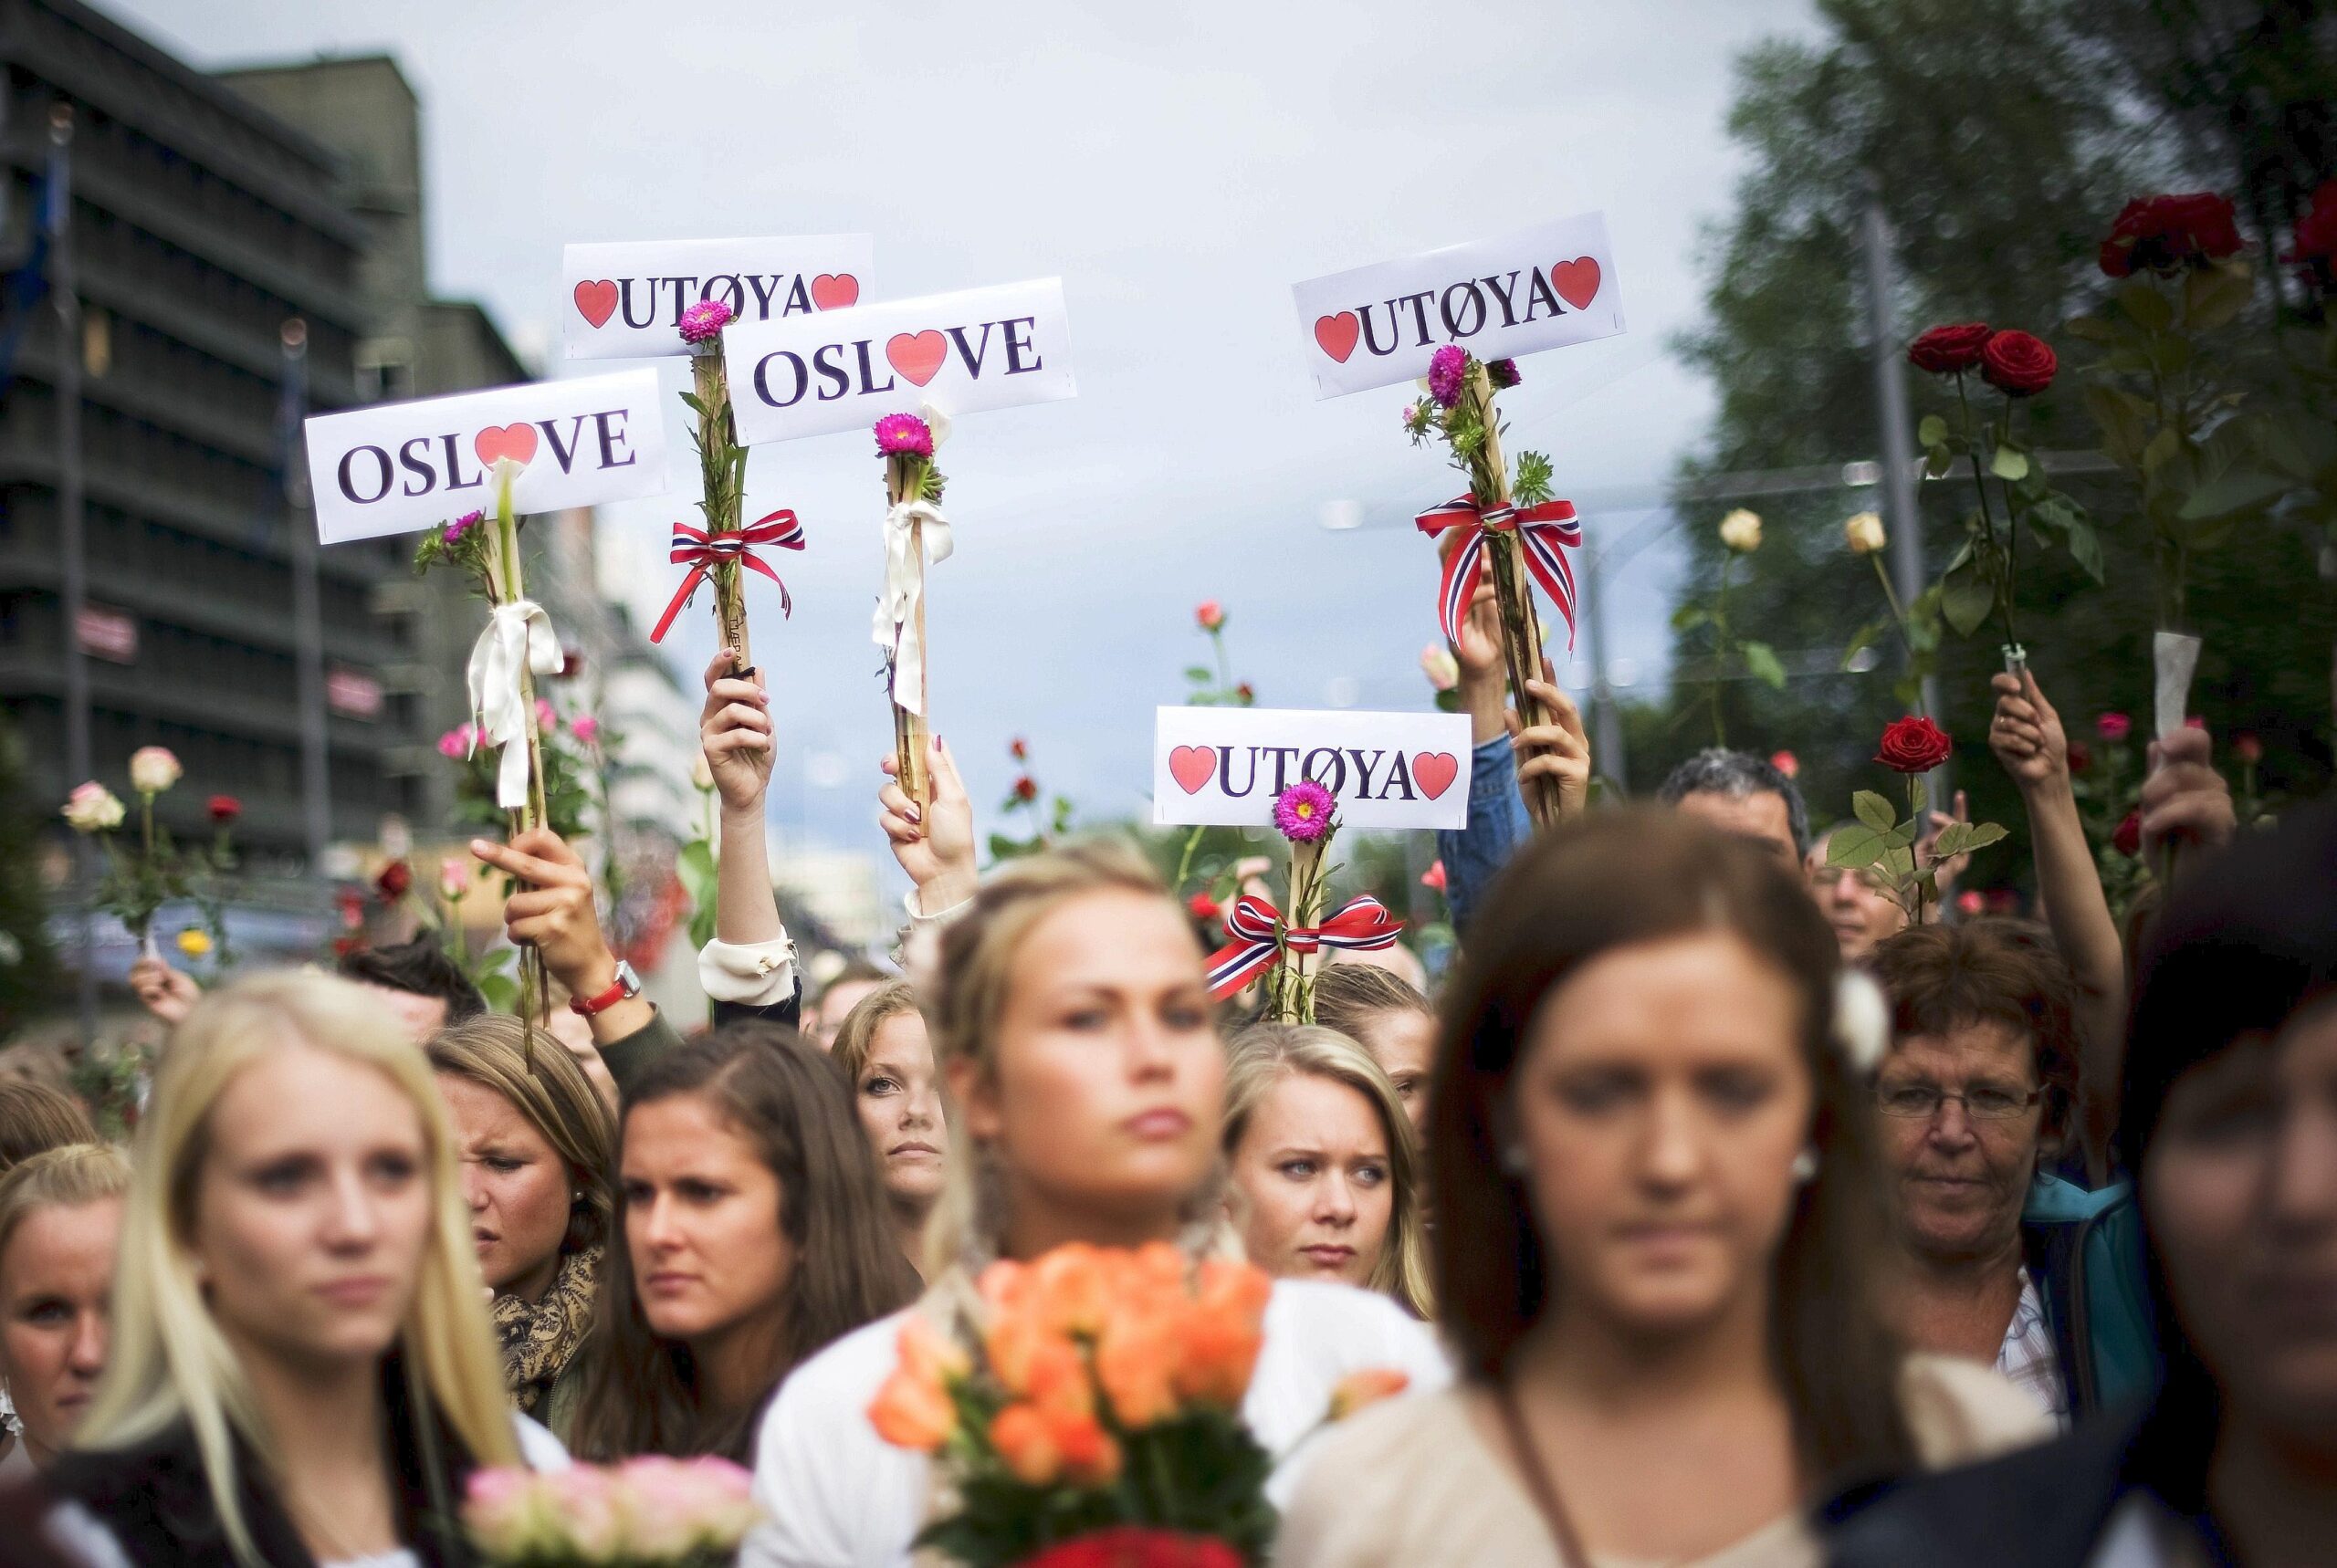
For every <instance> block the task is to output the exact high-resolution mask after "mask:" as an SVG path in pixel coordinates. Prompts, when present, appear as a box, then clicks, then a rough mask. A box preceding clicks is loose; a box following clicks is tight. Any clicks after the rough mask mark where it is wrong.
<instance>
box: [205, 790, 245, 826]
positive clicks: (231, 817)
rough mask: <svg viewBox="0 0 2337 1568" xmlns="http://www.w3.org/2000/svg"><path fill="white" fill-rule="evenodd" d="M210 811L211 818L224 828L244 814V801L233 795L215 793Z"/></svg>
mask: <svg viewBox="0 0 2337 1568" xmlns="http://www.w3.org/2000/svg"><path fill="white" fill-rule="evenodd" d="M210 811H211V820H212V821H215V822H216V823H218V824H219V825H220V826H221V827H223V828H224V827H225V826H226V825H227V824H228V823H230V822H232V821H235V820H236V818H238V817H240V816H242V815H243V814H244V803H243V802H242V801H241V800H236V798H235V797H234V796H233V795H214V796H212V797H211V805H210Z"/></svg>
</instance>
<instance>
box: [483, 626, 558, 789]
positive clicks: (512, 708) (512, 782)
mask: <svg viewBox="0 0 2337 1568" xmlns="http://www.w3.org/2000/svg"><path fill="white" fill-rule="evenodd" d="M562 663H563V659H562V655H561V649H560V639H559V638H558V637H556V636H554V635H553V634H552V630H551V617H550V616H548V615H546V614H545V613H544V607H543V606H542V605H540V604H538V603H537V602H536V601H534V600H532V599H516V600H513V601H511V602H510V603H508V604H498V605H497V606H496V607H495V608H494V609H493V610H491V611H489V612H487V630H486V631H484V632H480V633H479V634H478V641H477V643H473V644H472V645H471V664H470V693H471V716H472V719H473V721H474V723H475V724H476V725H477V729H476V731H475V732H474V733H473V736H472V738H471V750H472V752H473V753H474V754H476V753H477V750H478V747H479V745H480V743H481V742H485V743H486V744H487V745H488V746H496V747H502V749H503V756H502V758H501V760H500V761H499V762H498V764H497V767H496V774H495V803H496V804H497V805H498V806H500V807H502V808H503V809H504V810H507V811H509V810H518V809H519V808H520V807H522V806H525V805H526V804H527V803H528V730H529V727H531V726H533V725H534V723H535V722H536V716H535V714H534V713H532V712H531V711H529V706H528V702H527V698H526V697H525V696H524V695H522V694H521V692H520V690H519V672H520V671H521V670H522V669H529V670H533V671H534V672H535V673H536V674H540V675H556V674H559V673H560V668H561V664H562Z"/></svg>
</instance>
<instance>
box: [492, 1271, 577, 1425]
mask: <svg viewBox="0 0 2337 1568" xmlns="http://www.w3.org/2000/svg"><path fill="white" fill-rule="evenodd" d="M601 1250H602V1249H600V1248H598V1247H587V1248H586V1249H584V1250H582V1252H571V1253H570V1254H569V1255H568V1256H567V1257H565V1258H562V1259H561V1260H560V1272H559V1273H558V1274H557V1275H555V1276H553V1278H552V1282H551V1288H550V1290H548V1291H545V1292H544V1294H543V1300H541V1301H521V1300H520V1299H519V1297H517V1296H498V1297H496V1298H495V1301H494V1302H493V1303H492V1304H491V1305H490V1306H489V1307H488V1308H487V1316H488V1317H489V1318H491V1319H492V1320H494V1322H495V1337H496V1339H497V1340H498V1341H499V1342H500V1343H501V1344H502V1347H503V1387H504V1390H505V1392H507V1393H508V1394H509V1395H510V1396H511V1400H512V1403H514V1404H515V1405H517V1406H519V1409H520V1410H521V1412H523V1413H524V1414H526V1415H529V1416H533V1415H534V1414H536V1412H537V1410H538V1409H539V1408H540V1407H541V1406H542V1405H543V1402H544V1396H546V1395H548V1394H550V1392H551V1385H553V1384H554V1383H555V1382H557V1381H558V1380H559V1378H560V1375H561V1373H562V1372H564V1371H566V1370H567V1368H568V1364H569V1362H570V1361H571V1360H572V1359H573V1358H574V1357H575V1354H576V1350H577V1347H578V1346H579V1345H582V1343H584V1336H585V1334H586V1333H589V1332H590V1331H591V1329H592V1296H593V1291H594V1289H595V1287H596V1286H597V1285H598V1283H599V1281H600V1277H601Z"/></svg>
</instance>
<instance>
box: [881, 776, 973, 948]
mask: <svg viewBox="0 0 2337 1568" xmlns="http://www.w3.org/2000/svg"><path fill="white" fill-rule="evenodd" d="M878 766H879V767H881V768H883V769H884V770H885V775H886V778H887V779H891V780H892V782H890V783H888V784H886V786H885V787H884V789H880V790H878V791H877V793H876V801H877V804H878V805H880V806H882V807H883V808H884V811H883V814H882V815H881V816H879V817H878V818H877V820H876V825H877V826H878V827H880V828H882V829H884V830H885V836H886V838H888V839H890V840H892V841H893V858H894V859H895V860H897V861H899V862H901V869H902V870H903V871H905V872H907V873H908V874H909V880H910V881H911V882H913V883H916V884H917V908H918V910H919V911H920V912H922V913H924V914H927V915H938V914H940V913H941V911H943V910H945V909H948V908H949V907H950V906H952V905H953V904H962V903H964V902H965V901H966V900H967V899H969V898H971V897H972V896H973V895H974V884H975V882H976V880H977V879H976V876H975V872H974V807H973V802H972V801H971V800H968V799H967V797H966V786H965V784H964V783H963V782H962V781H961V780H960V779H959V777H958V762H957V758H954V757H952V756H951V755H950V754H949V747H948V745H946V744H945V743H944V742H943V741H942V739H941V737H939V736H936V737H934V739H933V756H932V760H931V772H932V774H933V800H932V803H931V804H929V805H927V806H926V807H925V808H923V809H922V810H920V809H919V808H918V806H917V802H916V801H915V800H910V799H909V795H908V791H907V790H906V789H902V788H901V785H900V762H899V759H898V758H896V757H894V756H893V755H892V754H891V753H889V752H887V753H886V757H885V760H884V761H883V762H882V763H880V764H878Z"/></svg>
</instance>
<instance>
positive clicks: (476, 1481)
mask: <svg viewBox="0 0 2337 1568" xmlns="http://www.w3.org/2000/svg"><path fill="white" fill-rule="evenodd" d="M751 1482H752V1478H751V1477H749V1475H748V1473H747V1472H746V1471H745V1470H742V1469H739V1467H738V1466H737V1465H734V1464H732V1463H730V1462H729V1461H728V1459H718V1458H696V1459H669V1458H664V1457H663V1456H660V1455H649V1456H646V1457H644V1458H636V1459H627V1460H626V1461H624V1463H623V1464H621V1465H605V1466H604V1465H577V1466H575V1467H573V1468H571V1469H565V1470H550V1471H543V1472H538V1471H535V1470H528V1469H490V1470H479V1471H477V1472H475V1473H474V1474H473V1475H472V1476H471V1480H470V1490H469V1494H468V1495H467V1496H466V1498H465V1499H464V1501H463V1531H464V1533H465V1534H466V1535H467V1536H469V1538H470V1542H471V1545H472V1547H473V1548H474V1549H475V1550H476V1551H477V1552H478V1554H479V1556H480V1557H481V1558H482V1559H483V1560H484V1561H486V1562H488V1563H496V1564H498V1565H499V1568H573V1565H577V1564H582V1563H592V1564H594V1565H595V1568H723V1565H726V1564H728V1563H731V1562H732V1561H733V1560H734V1559H735V1558H736V1557H737V1555H738V1552H739V1542H740V1541H742V1540H744V1539H745V1538H746V1534H747V1531H749V1530H750V1529H752V1528H753V1527H754V1525H755V1522H756V1521H757V1520H759V1519H760V1518H761V1511H760V1509H758V1508H757V1507H756V1506H755V1502H754V1499H753V1497H752V1496H751V1495H750V1487H751Z"/></svg>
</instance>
